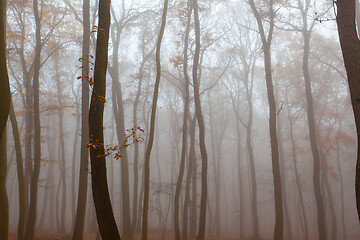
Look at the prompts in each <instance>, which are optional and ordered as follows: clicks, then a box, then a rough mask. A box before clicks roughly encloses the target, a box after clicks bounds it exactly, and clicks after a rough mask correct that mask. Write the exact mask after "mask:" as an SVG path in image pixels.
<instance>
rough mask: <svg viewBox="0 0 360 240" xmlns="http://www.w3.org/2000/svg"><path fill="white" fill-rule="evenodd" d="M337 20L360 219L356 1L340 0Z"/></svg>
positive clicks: (359, 69) (359, 60)
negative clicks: (350, 115)
mask: <svg viewBox="0 0 360 240" xmlns="http://www.w3.org/2000/svg"><path fill="white" fill-rule="evenodd" d="M336 5H337V16H336V22H337V25H338V32H339V39H340V45H341V49H342V53H343V58H344V63H345V69H346V73H347V77H348V82H349V89H350V96H351V103H352V107H353V111H354V117H355V124H356V129H357V139H358V153H357V159H356V170H355V174H356V176H355V193H356V206H357V211H358V218H359V221H360V97H359V96H360V81H359V77H360V55H359V53H358V49H359V48H360V40H359V38H358V34H357V31H356V23H355V1H349V0H338V1H336Z"/></svg>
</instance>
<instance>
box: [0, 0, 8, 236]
mask: <svg viewBox="0 0 360 240" xmlns="http://www.w3.org/2000/svg"><path fill="white" fill-rule="evenodd" d="M5 36H6V1H5V0H1V1H0V113H1V114H0V239H7V238H8V231H9V205H8V198H7V193H6V173H7V156H6V151H7V149H6V122H7V119H8V115H9V109H10V85H9V76H8V73H7V65H6V37H5Z"/></svg>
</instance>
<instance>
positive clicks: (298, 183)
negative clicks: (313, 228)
mask: <svg viewBox="0 0 360 240" xmlns="http://www.w3.org/2000/svg"><path fill="white" fill-rule="evenodd" d="M286 101H288V99H287V96H286ZM287 116H288V119H289V123H290V140H291V152H292V159H293V163H294V172H295V183H296V188H297V192H298V194H299V201H300V212H301V219H302V221H303V222H302V225H303V226H304V240H308V239H309V229H308V224H307V221H306V213H305V204H304V197H303V191H302V189H301V179H300V174H299V170H298V165H297V155H296V144H295V137H294V121H293V117H291V116H290V109H289V108H288V109H287Z"/></svg>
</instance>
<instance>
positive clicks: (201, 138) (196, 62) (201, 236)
mask: <svg viewBox="0 0 360 240" xmlns="http://www.w3.org/2000/svg"><path fill="white" fill-rule="evenodd" d="M193 8H194V23H195V41H196V48H195V54H194V61H193V71H192V76H193V85H194V101H195V114H196V118H197V121H198V124H199V142H200V153H201V159H202V165H201V199H200V219H199V229H198V235H197V240H204V239H205V227H206V200H207V168H208V157H207V151H206V145H205V124H204V118H203V114H202V111H201V102H200V90H199V86H200V84H199V79H198V71H199V69H198V66H199V55H200V20H199V11H198V2H197V0H193Z"/></svg>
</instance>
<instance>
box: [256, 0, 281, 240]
mask: <svg viewBox="0 0 360 240" xmlns="http://www.w3.org/2000/svg"><path fill="white" fill-rule="evenodd" d="M249 3H250V6H251V9H252V11H253V13H254V15H255V18H256V21H257V23H258V27H259V34H260V37H261V41H262V49H263V52H264V65H265V79H266V88H267V95H268V102H269V108H270V111H269V115H270V119H269V130H270V145H271V159H272V171H273V181H274V194H275V228H274V239H277V240H282V239H283V237H284V236H283V235H284V216H283V199H282V186H281V174H280V162H279V147H278V137H277V130H276V115H277V113H276V102H275V96H274V87H273V82H272V72H271V71H272V69H271V49H270V47H271V40H272V34H273V30H274V14H275V13H274V9H273V0H270V2H269V30H268V35H267V36H266V35H265V30H264V26H263V20H262V19H261V15H260V13H259V11H258V10H257V8H256V6H255V3H254V0H250V1H249Z"/></svg>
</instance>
